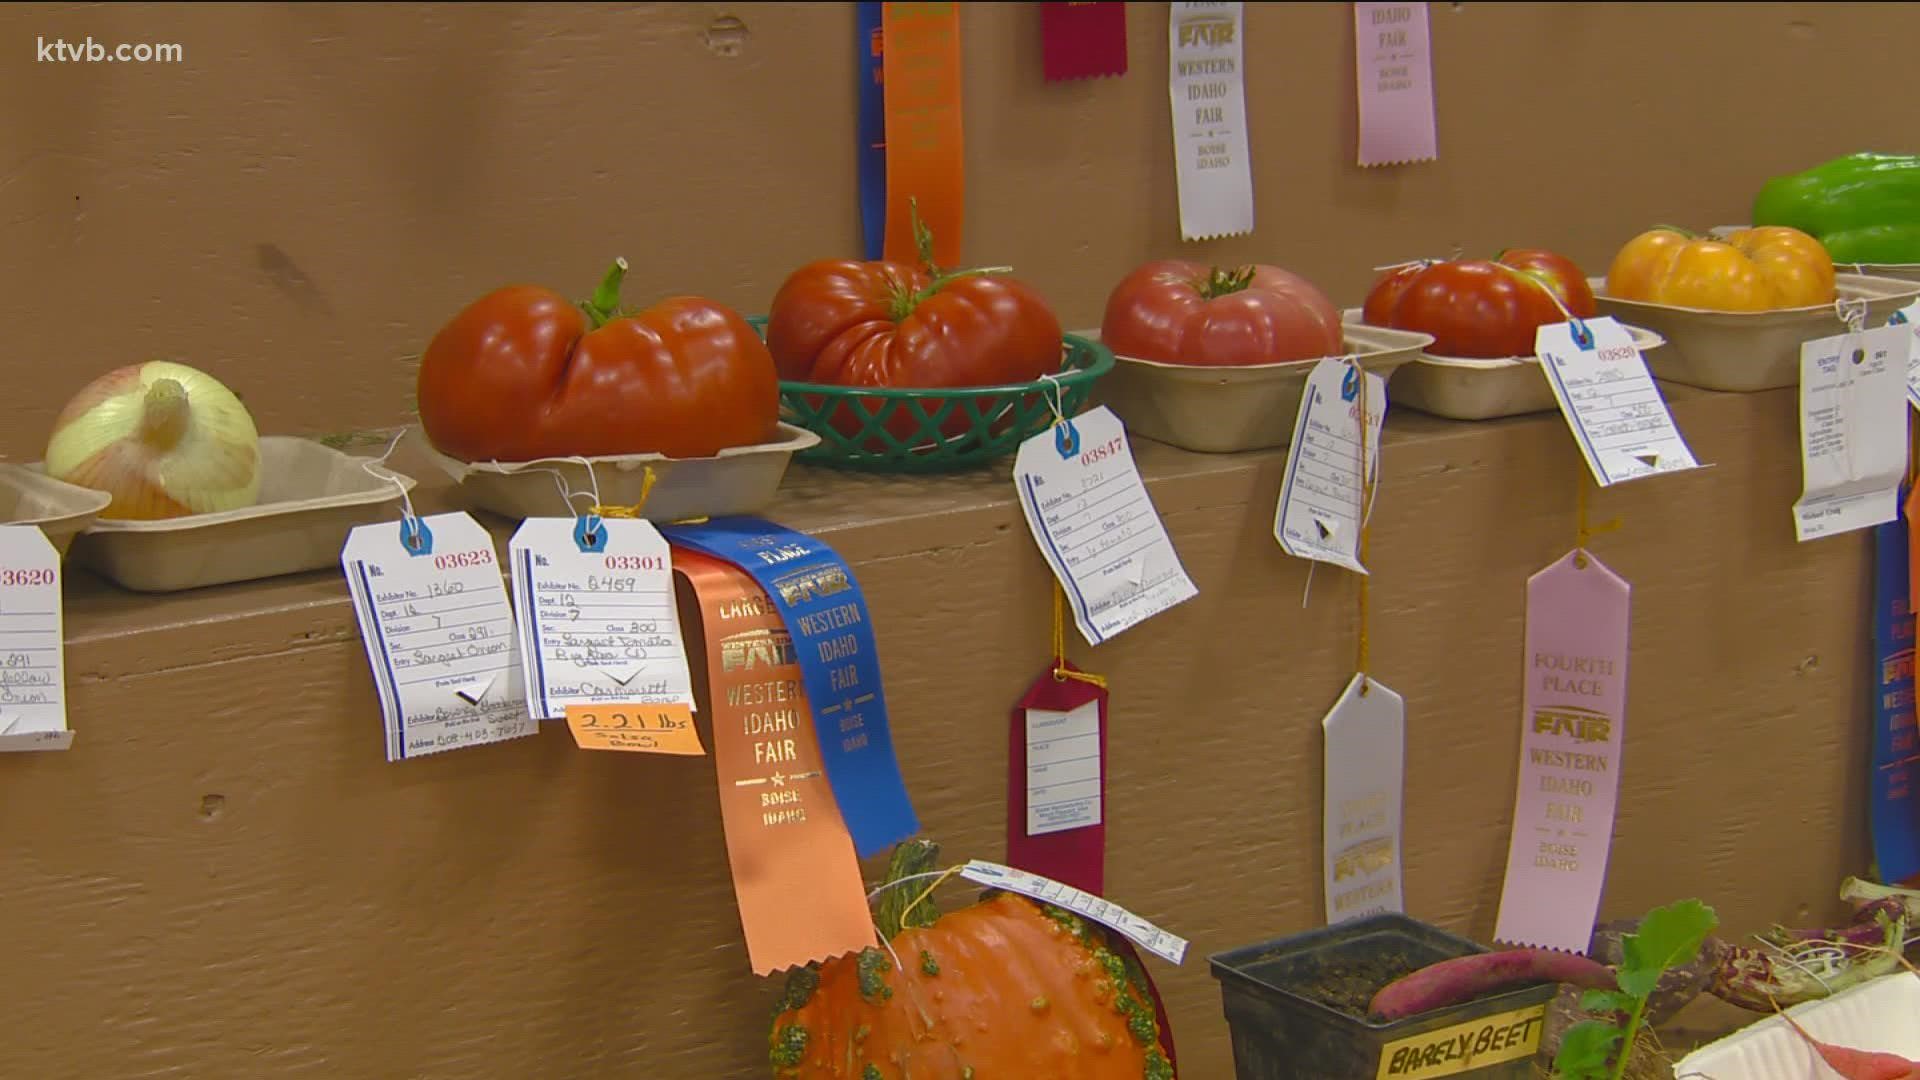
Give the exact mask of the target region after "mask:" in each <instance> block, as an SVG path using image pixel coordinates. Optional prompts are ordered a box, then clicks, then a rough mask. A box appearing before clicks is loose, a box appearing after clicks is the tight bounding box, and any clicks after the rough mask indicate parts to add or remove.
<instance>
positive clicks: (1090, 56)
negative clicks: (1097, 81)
mask: <svg viewBox="0 0 1920 1080" xmlns="http://www.w3.org/2000/svg"><path fill="white" fill-rule="evenodd" d="M1040 41H1041V50H1042V53H1043V56H1044V63H1045V69H1046V77H1047V81H1048V82H1058V81H1059V80H1062V79H1091V78H1097V77H1099V76H1102V75H1125V74H1126V73H1127V5H1125V4H1123V3H1097V4H1080V3H1076V4H1063V3H1047V4H1041V5H1040Z"/></svg>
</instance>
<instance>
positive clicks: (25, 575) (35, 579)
mask: <svg viewBox="0 0 1920 1080" xmlns="http://www.w3.org/2000/svg"><path fill="white" fill-rule="evenodd" d="M51 584H53V568H52V567H50V566H48V567H33V568H31V569H26V570H16V569H13V568H11V567H0V588H6V587H8V586H21V585H51Z"/></svg>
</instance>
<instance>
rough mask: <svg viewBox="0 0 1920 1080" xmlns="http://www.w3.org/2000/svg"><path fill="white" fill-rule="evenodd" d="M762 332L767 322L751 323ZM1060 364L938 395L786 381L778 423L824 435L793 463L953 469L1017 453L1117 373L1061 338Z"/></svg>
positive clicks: (1073, 339) (1106, 357)
mask: <svg viewBox="0 0 1920 1080" xmlns="http://www.w3.org/2000/svg"><path fill="white" fill-rule="evenodd" d="M748 321H749V322H751V323H753V325H754V327H755V329H758V330H760V331H761V333H762V334H764V333H765V332H766V320H765V319H764V318H754V319H749V320H748ZM1061 344H1062V345H1063V346H1064V350H1063V351H1064V362H1063V363H1062V364H1061V366H1060V373H1059V374H1058V375H1057V376H1055V377H1054V378H1051V379H1041V380H1038V381H1036V382H1030V383H1019V384H1014V385H1010V386H970V387H963V388H954V389H940V390H900V389H892V388H879V387H851V386H829V385H826V384H823V383H802V382H785V381H783V382H781V384H780V413H781V419H783V420H785V421H786V422H787V423H789V424H793V425H796V426H798V427H803V428H806V429H807V430H808V431H811V432H813V433H814V434H816V435H818V436H820V444H819V445H818V446H815V447H812V448H810V449H807V450H802V451H800V453H799V454H798V455H796V457H797V458H798V459H799V460H800V461H804V462H807V463H809V464H813V465H826V466H830V467H833V468H839V469H863V470H867V471H870V472H889V473H936V472H954V471H957V470H960V469H969V468H974V467H977V466H980V465H985V464H988V463H989V462H993V461H996V460H999V459H1000V458H1003V457H1006V456H1008V455H1009V454H1012V453H1013V452H1014V451H1015V450H1017V449H1019V446H1020V444H1021V443H1022V442H1024V441H1025V440H1027V439H1030V438H1032V437H1033V436H1035V435H1038V434H1040V433H1041V432H1043V431H1045V430H1047V428H1048V427H1050V426H1052V424H1053V396H1054V393H1055V388H1056V387H1057V388H1058V393H1059V399H1060V411H1061V412H1062V413H1063V414H1064V415H1066V416H1073V415H1075V414H1077V413H1078V412H1079V411H1080V409H1081V407H1082V406H1083V405H1085V404H1086V401H1087V395H1088V393H1089V392H1091V391H1092V389H1093V383H1094V380H1096V379H1098V378H1100V377H1101V376H1102V375H1105V374H1106V373H1107V372H1109V371H1112V370H1113V352H1112V351H1111V350H1109V349H1108V348H1106V347H1105V346H1104V345H1101V344H1100V343H1099V342H1096V341H1089V340H1087V339H1086V338H1083V337H1077V336H1075V335H1073V334H1064V335H1062V336H1061Z"/></svg>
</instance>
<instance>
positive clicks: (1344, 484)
mask: <svg viewBox="0 0 1920 1080" xmlns="http://www.w3.org/2000/svg"><path fill="white" fill-rule="evenodd" d="M1362 386H1364V387H1365V400H1364V404H1365V407H1366V428H1367V430H1366V452H1365V456H1366V462H1367V479H1368V480H1369V481H1371V480H1373V479H1374V478H1375V477H1376V476H1378V475H1379V472H1380V427H1381V424H1382V423H1383V422H1384V421H1385V420H1386V415H1387V380H1385V379H1383V378H1381V377H1380V376H1378V375H1375V374H1372V373H1370V372H1366V371H1362V370H1361V368H1360V367H1359V365H1357V364H1355V363H1354V362H1353V360H1352V359H1351V358H1343V359H1327V360H1322V361H1320V362H1319V363H1317V364H1315V365H1314V366H1313V372H1312V373H1311V374H1309V375H1308V376H1307V386H1306V389H1305V390H1304V391H1303V392H1302V393H1301V395H1300V413H1299V415H1298V417H1296V418H1295V420H1294V424H1293V444H1292V447H1291V448H1290V449H1289V450H1288V451H1287V468H1286V472H1285V474H1284V475H1283V477H1282V479H1281V481H1280V505H1279V507H1278V509H1276V510H1275V511H1274V515H1273V535H1274V538H1275V539H1277V540H1279V541H1280V546H1281V547H1282V548H1284V549H1286V552H1287V554H1289V555H1292V556H1294V557H1296V558H1301V559H1316V560H1318V561H1320V562H1326V563H1332V564H1334V565H1335V566H1344V567H1346V568H1347V569H1349V570H1352V571H1353V572H1354V573H1356V574H1364V573H1366V572H1367V568H1366V567H1364V566H1362V565H1360V526H1361V524H1362V523H1363V522H1364V521H1365V520H1366V516H1367V512H1368V510H1369V509H1370V508H1369V507H1367V506H1366V505H1364V504H1365V502H1366V496H1365V488H1364V487H1363V486H1362V484H1361V482H1360V459H1361V441H1360V412H1361V406H1362V404H1363V402H1362V394H1361V388H1362Z"/></svg>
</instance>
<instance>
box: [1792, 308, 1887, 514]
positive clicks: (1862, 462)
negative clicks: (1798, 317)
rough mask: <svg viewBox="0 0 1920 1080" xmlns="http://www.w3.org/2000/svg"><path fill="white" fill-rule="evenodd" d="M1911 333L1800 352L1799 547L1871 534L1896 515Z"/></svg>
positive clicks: (1824, 343)
mask: <svg viewBox="0 0 1920 1080" xmlns="http://www.w3.org/2000/svg"><path fill="white" fill-rule="evenodd" d="M1912 348H1913V332H1912V331H1911V330H1910V329H1909V328H1907V327H1905V326H1900V325H1894V326H1883V327H1879V328H1877V329H1874V330H1863V331H1859V332H1857V333H1846V334H1840V335H1838V336H1835V337H1828V338H1820V339H1818V340H1815V341H1809V342H1807V343H1806V344H1804V345H1802V346H1800V463H1801V473H1802V475H1803V476H1804V477H1805V480H1806V482H1805V487H1804V491H1803V494H1802V495H1801V496H1800V501H1799V502H1796V503H1794V504H1793V522H1794V527H1795V530H1796V532H1797V534H1798V536H1799V539H1800V541H1801V542H1802V543H1805V542H1806V541H1808V540H1816V539H1819V538H1820V537H1823V536H1834V535H1837V534H1839V533H1844V532H1852V531H1854V530H1856V529H1865V528H1871V527H1872V526H1875V525H1881V524H1885V523H1886V522H1889V521H1892V520H1893V519H1894V518H1896V517H1898V516H1899V514H1900V481H1901V478H1902V477H1904V476H1905V475H1906V469H1907V411H1906V409H1904V408H1902V407H1901V406H1902V405H1903V404H1904V403H1905V401H1906V394H1905V393H1903V392H1902V391H1903V390H1904V389H1905V387H1906V383H1907V360H1908V357H1909V355H1910V353H1911V350H1912Z"/></svg>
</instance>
